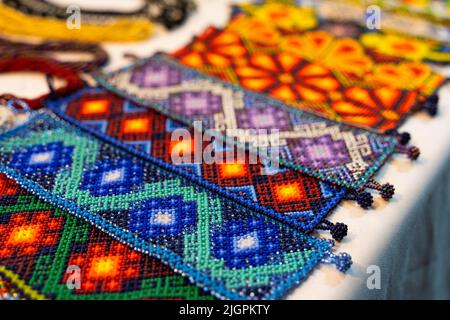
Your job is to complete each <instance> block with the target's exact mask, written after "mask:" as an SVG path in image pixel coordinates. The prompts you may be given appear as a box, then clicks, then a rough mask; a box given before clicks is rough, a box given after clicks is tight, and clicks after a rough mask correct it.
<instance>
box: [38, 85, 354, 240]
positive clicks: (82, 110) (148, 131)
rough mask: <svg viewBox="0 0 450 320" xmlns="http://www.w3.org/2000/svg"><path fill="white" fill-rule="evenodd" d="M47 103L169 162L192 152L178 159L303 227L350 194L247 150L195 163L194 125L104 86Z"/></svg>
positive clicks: (336, 231) (338, 229)
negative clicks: (178, 136) (180, 135)
mask: <svg viewBox="0 0 450 320" xmlns="http://www.w3.org/2000/svg"><path fill="white" fill-rule="evenodd" d="M46 105H47V106H48V107H49V108H51V109H52V110H53V111H54V112H56V113H58V114H63V115H65V116H67V117H70V118H71V119H73V120H74V121H76V122H78V123H79V125H84V126H88V127H90V128H92V129H93V130H95V131H97V132H98V133H99V134H102V135H106V136H108V137H111V138H113V139H116V140H118V141H121V142H124V143H126V144H128V145H130V146H132V147H135V148H138V149H139V150H141V151H143V152H146V153H148V154H150V155H151V156H153V157H155V158H158V159H160V160H162V161H164V162H167V163H173V162H172V157H171V155H172V152H174V151H175V152H176V151H177V150H178V151H182V152H185V153H189V154H190V158H192V160H193V161H192V163H175V164H176V165H178V166H179V167H180V168H182V169H185V170H188V171H190V172H193V173H195V174H197V175H198V176H199V177H201V178H203V179H204V180H207V181H209V182H212V183H214V184H216V185H217V186H219V187H223V188H226V189H227V190H229V191H231V192H233V193H235V194H236V196H237V197H239V199H237V201H244V202H255V203H257V204H259V205H261V206H263V207H266V208H268V209H269V210H274V211H275V212H274V216H276V217H277V218H278V219H279V220H281V221H285V222H287V223H289V224H291V225H292V226H294V227H296V228H299V229H300V230H301V231H305V232H308V231H311V230H313V229H314V228H315V227H316V226H317V225H318V224H320V223H321V221H322V220H323V219H324V218H325V217H326V216H327V215H328V214H329V213H330V212H331V211H332V210H333V209H334V207H335V206H336V205H338V204H339V202H340V201H341V200H342V199H343V198H344V196H345V194H346V191H345V189H344V188H340V187H336V186H333V185H330V184H328V183H326V182H323V181H319V180H318V179H315V178H313V177H309V176H306V175H304V174H302V173H300V172H297V171H294V170H290V169H285V168H279V169H278V170H277V171H275V170H274V169H272V168H270V167H265V166H264V165H263V164H262V163H261V162H260V161H258V163H256V164H251V163H249V161H248V159H249V157H248V155H246V156H244V157H243V159H242V160H243V161H242V162H237V161H235V159H234V160H233V161H230V162H226V161H224V162H223V163H216V162H213V163H205V162H204V161H201V162H195V161H194V156H193V154H194V153H195V150H196V148H197V146H198V144H197V143H195V142H194V141H193V139H194V136H195V133H194V131H193V130H192V129H188V127H186V126H185V125H183V124H181V123H179V122H177V121H174V120H172V119H170V118H168V117H167V116H165V115H163V114H161V113H159V112H157V111H155V110H153V109H150V108H144V107H140V106H137V105H136V104H134V103H133V102H131V101H129V100H126V99H124V98H122V97H119V96H117V95H115V94H113V93H111V92H107V91H105V90H104V89H101V88H85V89H82V90H80V91H79V92H77V93H75V94H73V95H70V96H68V97H64V98H61V99H58V100H54V101H47V103H46ZM180 129H186V130H189V132H190V137H191V138H190V139H189V140H186V141H178V140H176V141H173V140H172V134H173V132H174V131H175V130H180ZM207 147H208V144H202V152H203V151H204V150H205V149H206V148H207ZM213 147H214V149H213V152H216V153H219V152H221V150H224V149H225V146H224V145H223V144H219V143H218V142H217V141H216V142H215V143H214V144H213ZM244 160H245V161H244ZM319 227H320V226H319ZM343 228H344V229H345V230H343ZM342 232H343V233H342ZM331 233H332V235H333V237H334V238H335V239H336V240H341V239H342V237H343V236H345V233H346V228H345V226H343V225H342V224H336V225H332V226H331Z"/></svg>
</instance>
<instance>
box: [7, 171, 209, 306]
mask: <svg viewBox="0 0 450 320" xmlns="http://www.w3.org/2000/svg"><path fill="white" fill-rule="evenodd" d="M0 200H1V201H0V300H2V299H14V298H21V299H27V300H28V299H32V300H37V299H52V300H92V299H96V300H97V299H114V300H130V299H188V300H205V299H207V300H210V299H212V297H211V296H210V295H208V294H206V293H205V292H204V291H203V290H202V289H201V288H199V287H198V286H196V285H195V284H191V283H190V281H189V279H188V278H187V277H186V276H183V275H181V274H179V273H178V272H176V271H175V270H174V269H173V268H170V267H169V266H167V265H164V264H163V263H162V262H161V261H160V260H159V259H156V258H154V257H150V256H148V255H146V254H143V253H141V252H138V251H135V250H133V249H132V248H130V247H128V246H126V245H124V244H122V243H120V242H119V241H117V240H116V239H114V238H113V237H111V236H110V235H108V234H107V233H106V232H104V231H102V230H99V229H97V228H95V227H93V226H91V225H90V224H88V223H87V222H85V221H83V220H82V219H80V218H77V217H74V216H72V215H70V214H69V213H68V212H66V211H64V210H61V209H60V208H58V207H56V206H53V205H51V204H49V203H47V202H43V201H41V200H39V199H38V198H37V197H36V196H34V195H32V194H31V193H29V192H26V191H25V190H24V189H23V188H22V187H21V186H20V185H18V184H17V183H16V182H15V181H14V180H11V179H8V178H7V177H6V176H5V175H3V174H0ZM18 234H21V235H22V236H19V237H18V236H17V235H18ZM75 268H76V269H75ZM75 272H77V273H76V274H78V275H79V276H80V277H79V278H78V279H77V278H76V277H74V275H75ZM37 279H38V280H37ZM77 280H81V281H80V282H79V283H77ZM68 284H69V285H68Z"/></svg>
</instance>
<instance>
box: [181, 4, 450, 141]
mask: <svg viewBox="0 0 450 320" xmlns="http://www.w3.org/2000/svg"><path fill="white" fill-rule="evenodd" d="M243 10H244V12H245V13H247V14H237V15H236V17H235V18H234V19H232V21H231V22H230V23H229V25H228V26H227V28H226V29H225V30H219V29H216V28H213V27H211V28H209V29H207V30H206V31H205V32H204V33H203V34H201V35H200V36H198V37H195V38H194V40H193V41H192V42H191V43H190V44H188V45H187V46H185V47H184V48H181V49H179V50H177V51H176V52H174V53H173V56H174V57H176V58H177V59H178V60H179V61H180V62H182V63H184V64H186V65H188V66H190V67H193V68H196V69H199V70H201V71H203V72H205V73H207V74H210V75H215V76H219V77H221V78H222V79H224V80H226V81H229V82H231V83H234V84H238V85H241V86H243V87H245V88H247V89H250V90H254V91H257V92H263V93H266V94H268V95H271V96H272V97H274V98H277V99H280V100H282V101H284V102H286V103H288V104H290V105H291V106H294V107H298V108H301V109H304V110H308V111H311V112H314V113H317V114H319V115H322V116H325V117H327V118H330V119H333V120H337V121H344V122H347V123H350V124H353V125H357V126H362V127H367V128H370V129H374V130H376V131H379V132H386V131H388V130H390V129H395V128H397V127H398V126H399V125H400V124H401V123H402V122H403V120H405V119H406V117H407V115H408V114H409V113H410V112H411V111H413V110H415V109H418V108H419V107H420V106H421V105H427V104H424V101H426V100H427V99H428V98H429V97H430V96H431V95H433V94H434V93H435V91H436V90H437V89H438V88H439V87H440V86H441V85H442V83H443V81H444V78H443V77H442V76H440V75H438V74H436V73H434V72H433V71H432V70H431V68H430V67H429V66H428V65H426V64H425V63H423V62H421V60H423V59H429V58H434V59H438V60H448V61H450V55H449V54H448V53H445V52H444V53H442V52H435V51H432V49H431V47H432V44H431V42H430V41H420V40H417V39H415V38H412V37H404V36H400V35H395V34H383V33H374V32H370V33H369V32H367V31H365V30H364V29H363V28H362V27H359V26H358V25H355V24H348V23H345V24H344V23H337V22H330V21H328V22H327V21H325V22H323V23H322V24H320V25H318V26H315V25H314V24H311V26H310V28H312V27H314V26H315V27H314V30H312V31H305V30H303V26H302V25H300V26H298V25H295V24H294V23H292V25H286V24H287V23H286V20H289V19H290V20H289V21H291V20H293V19H294V17H290V16H289V12H290V11H294V12H295V11H296V10H302V9H299V8H297V7H295V6H292V5H288V4H279V3H269V4H265V5H253V6H244V9H243ZM303 10H304V9H303ZM281 13H283V14H285V15H288V17H285V16H284V15H283V14H281ZM278 15H279V17H280V18H279V19H278V20H277V19H276V18H272V16H278ZM291 15H294V13H291ZM311 19H314V15H312V14H311ZM404 57H406V58H408V60H406V59H405V58H404Z"/></svg>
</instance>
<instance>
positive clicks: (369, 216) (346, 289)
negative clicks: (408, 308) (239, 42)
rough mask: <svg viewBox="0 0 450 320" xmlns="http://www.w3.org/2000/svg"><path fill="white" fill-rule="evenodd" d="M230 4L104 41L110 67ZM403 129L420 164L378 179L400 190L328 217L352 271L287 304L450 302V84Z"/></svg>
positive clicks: (194, 30)
mask: <svg viewBox="0 0 450 320" xmlns="http://www.w3.org/2000/svg"><path fill="white" fill-rule="evenodd" d="M53 1H54V2H56V1H55V0H53ZM230 2H231V1H226V0H215V1H210V0H203V1H198V10H197V12H196V13H195V14H194V15H192V16H191V17H190V19H189V20H188V21H187V23H186V24H185V25H184V26H183V27H182V28H180V29H178V30H175V31H174V32H172V33H170V34H169V33H164V32H162V31H160V32H159V34H157V35H156V36H155V37H153V38H151V39H149V40H148V41H145V42H140V43H136V44H123V45H122V44H106V45H105V48H106V49H107V50H108V52H109V54H110V55H111V63H110V64H109V65H108V67H107V70H115V69H117V68H119V67H123V66H124V65H127V64H129V63H130V62H131V61H129V60H126V59H125V58H124V57H123V55H124V53H133V54H135V55H137V56H139V57H146V56H150V55H151V54H153V53H154V52H156V51H172V50H174V49H177V48H179V47H181V46H183V45H185V44H186V43H188V42H189V41H190V40H191V38H192V36H194V35H196V34H199V33H201V31H202V30H204V28H206V27H207V26H209V25H215V26H219V27H220V26H223V25H225V24H226V22H227V20H228V17H229V14H230V12H231V10H230V7H229V3H230ZM234 2H236V1H234ZM0 88H1V89H0V91H1V92H2V93H4V92H9V93H15V94H17V95H19V96H23V95H25V96H29V97H32V96H33V95H36V94H37V93H42V92H43V91H45V90H46V85H45V81H44V78H43V77H40V78H37V77H25V75H24V74H23V73H21V74H20V75H15V76H12V77H11V76H10V75H8V77H7V75H0ZM400 131H408V132H410V133H411V135H412V141H411V143H412V144H413V145H416V146H418V147H419V148H420V149H421V152H422V154H421V157H420V158H419V160H418V161H416V162H414V163H411V162H410V161H409V160H408V159H406V157H405V156H403V155H394V156H393V157H392V159H391V160H390V161H389V162H388V163H387V164H386V165H385V166H384V167H383V168H382V170H381V171H380V172H379V174H378V175H377V179H378V180H379V181H381V182H390V183H392V184H393V185H394V186H395V188H396V194H395V196H394V198H393V199H392V201H390V202H389V203H388V202H385V201H383V200H382V199H381V198H380V197H379V196H378V195H375V205H374V209H371V210H368V211H366V210H363V209H361V208H359V207H358V206H357V205H356V204H355V203H353V202H348V201H344V202H343V203H342V204H341V205H340V206H339V208H338V209H337V210H336V211H335V212H334V213H333V214H332V215H331V217H330V219H331V220H332V221H335V222H336V221H340V222H344V223H346V224H347V225H348V227H349V235H348V236H347V238H346V239H344V241H343V242H342V243H341V244H338V245H337V247H336V248H337V251H340V252H348V253H349V254H350V255H351V256H352V258H353V262H354V264H353V267H352V268H351V270H350V271H349V272H348V273H347V274H346V275H344V274H341V273H339V272H338V271H337V270H335V269H334V268H333V267H332V266H321V267H320V268H318V269H317V270H315V271H314V272H313V274H312V275H311V276H310V277H309V278H308V280H307V281H305V282H304V283H303V284H302V285H301V286H300V287H298V288H296V289H295V290H293V291H292V292H291V293H290V294H289V295H288V296H287V298H288V299H391V298H445V299H449V298H450V254H449V247H450V143H449V142H450V87H449V86H447V87H446V88H443V89H442V90H441V92H440V105H439V114H438V115H437V116H436V117H435V118H430V117H429V116H428V115H426V114H424V113H418V114H416V115H414V116H412V117H411V118H410V119H409V120H408V121H407V122H406V123H405V124H404V125H403V126H402V127H401V128H400ZM371 265H377V266H379V267H380V275H381V282H380V284H381V289H373V290H369V289H368V288H367V285H366V281H367V278H368V277H369V276H370V274H367V272H366V271H367V267H368V266H371Z"/></svg>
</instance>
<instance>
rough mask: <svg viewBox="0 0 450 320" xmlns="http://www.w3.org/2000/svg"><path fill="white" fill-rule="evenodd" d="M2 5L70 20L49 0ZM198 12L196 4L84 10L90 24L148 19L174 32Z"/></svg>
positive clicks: (180, 1) (169, 0) (9, 0)
mask: <svg viewBox="0 0 450 320" xmlns="http://www.w3.org/2000/svg"><path fill="white" fill-rule="evenodd" d="M3 3H4V4H5V5H8V6H10V7H12V8H14V9H16V10H19V11H22V12H23V13H25V14H28V15H32V16H41V17H54V18H58V19H67V16H68V14H67V11H66V8H65V7H63V6H59V5H57V4H54V3H51V2H49V1H46V0H4V1H3ZM194 9H195V4H194V3H193V2H192V1H190V0H176V1H173V0H165V1H160V0H159V1H157V0H146V1H145V2H144V4H143V5H142V6H141V7H140V8H139V9H137V10H133V11H128V12H123V11H114V10H107V11H100V10H88V9H84V8H82V9H81V10H82V14H83V15H82V19H83V21H84V22H87V23H98V22H101V23H104V22H105V21H109V20H114V19H117V18H120V17H122V18H133V19H134V18H148V19H150V20H151V21H153V22H155V23H159V24H162V25H164V26H165V27H166V28H168V29H172V28H174V27H176V26H178V25H180V24H182V23H183V22H184V21H185V20H186V18H187V16H188V15H189V13H190V12H191V11H192V10H194Z"/></svg>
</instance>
